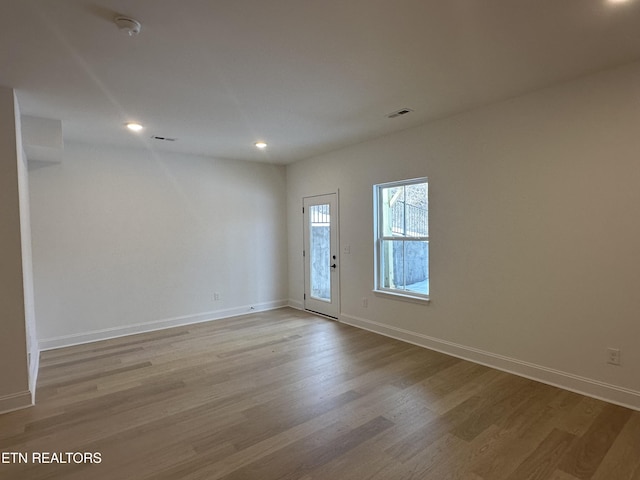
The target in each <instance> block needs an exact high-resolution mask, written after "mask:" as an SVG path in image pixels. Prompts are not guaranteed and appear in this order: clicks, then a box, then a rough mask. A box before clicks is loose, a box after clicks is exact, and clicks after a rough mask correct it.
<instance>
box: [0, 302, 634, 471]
mask: <svg viewBox="0 0 640 480" xmlns="http://www.w3.org/2000/svg"><path fill="white" fill-rule="evenodd" d="M4 368H6V367H4ZM37 393H38V396H37V400H38V402H37V405H36V406H35V407H33V408H30V409H27V410H21V411H17V412H13V413H8V414H5V415H0V452H5V453H6V452H27V453H29V454H31V452H43V451H44V452H99V453H100V454H101V459H102V461H101V463H100V464H74V463H71V464H33V463H31V458H29V463H26V464H20V463H12V464H0V478H1V479H3V480H4V479H11V480H22V479H25V480H27V479H28V480H38V479H49V480H55V479H70V480H73V479H82V480H87V479H88V480H102V479H105V480H106V479H109V480H113V479H128V480H129V479H130V480H145V479H149V480H150V479H154V480H171V479H189V480H196V479H208V480H215V479H224V480H231V479H246V480H253V479H255V480H270V479H292V480H293V479H300V480H316V479H331V480H336V479H338V480H347V479H353V480H366V479H378V480H404V479H420V480H431V479H434V480H445V479H464V480H501V479H504V480H528V479H536V480H545V479H549V480H576V479H580V480H586V479H593V480H640V412H633V411H631V410H628V409H625V408H622V407H618V406H615V405H610V404H607V403H604V402H601V401H598V400H594V399H591V398H588V397H584V396H581V395H577V394H575V393H571V392H567V391H563V390H560V389H557V388H554V387H550V386H547V385H543V384H540V383H536V382H533V381H529V380H526V379H523V378H520V377H517V376H513V375H509V374H506V373H502V372H499V371H496V370H492V369H490V368H487V367H483V366H480V365H476V364H473V363H469V362H466V361H462V360H459V359H456V358H453V357H449V356H446V355H442V354H439V353H435V352H432V351H429V350H425V349H422V348H419V347H416V346H412V345H408V344H405V343H402V342H399V341H395V340H392V339H389V338H385V337H382V336H378V335H375V334H373V333H369V332H366V331H363V330H359V329H356V328H352V327H349V326H346V325H342V324H339V323H336V322H332V321H329V320H325V319H322V318H318V317H315V316H312V315H309V314H307V313H304V312H299V311H296V310H292V309H288V308H287V309H280V310H275V311H272V312H268V313H258V314H254V315H249V316H244V317H236V318H232V319H227V320H218V321H215V322H210V323H206V324H200V325H196V326H188V327H181V328H176V329H171V330H163V331H159V332H154V333H148V334H142V335H136V336H130V337H124V338H119V339H114V340H108V341H105V342H98V343H93V344H88V345H81V346H76V347H70V348H66V349H60V350H55V351H49V352H44V353H43V354H42V359H41V367H40V376H39V382H38V392H37Z"/></svg>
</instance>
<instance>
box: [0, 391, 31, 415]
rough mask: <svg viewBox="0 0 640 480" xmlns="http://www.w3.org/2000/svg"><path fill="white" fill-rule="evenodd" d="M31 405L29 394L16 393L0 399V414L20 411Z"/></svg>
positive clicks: (27, 392)
mask: <svg viewBox="0 0 640 480" xmlns="http://www.w3.org/2000/svg"><path fill="white" fill-rule="evenodd" d="M32 405H33V401H32V398H31V392H30V391H28V390H27V391H25V392H18V393H12V394H11V395H4V396H2V397H0V414H2V413H8V412H12V411H14V410H20V409H22V408H27V407H30V406H32Z"/></svg>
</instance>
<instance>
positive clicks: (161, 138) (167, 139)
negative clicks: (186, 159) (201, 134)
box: [151, 135, 177, 142]
mask: <svg viewBox="0 0 640 480" xmlns="http://www.w3.org/2000/svg"><path fill="white" fill-rule="evenodd" d="M151 138H153V139H154V140H161V141H163V142H175V141H176V140H177V138H171V137H161V136H159V135H151Z"/></svg>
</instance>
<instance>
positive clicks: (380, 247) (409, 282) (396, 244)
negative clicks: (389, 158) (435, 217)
mask: <svg viewBox="0 0 640 480" xmlns="http://www.w3.org/2000/svg"><path fill="white" fill-rule="evenodd" d="M373 188H374V202H375V203H374V212H375V213H374V215H375V218H374V222H375V236H376V239H375V240H376V248H375V250H376V258H375V260H376V285H375V290H376V291H379V292H384V293H392V294H396V295H402V296H406V297H413V298H419V299H428V298H429V200H428V183H427V179H426V178H416V179H413V180H405V181H401V182H393V183H383V184H380V185H374V187H373Z"/></svg>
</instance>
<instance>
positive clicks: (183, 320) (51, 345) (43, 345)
mask: <svg viewBox="0 0 640 480" xmlns="http://www.w3.org/2000/svg"><path fill="white" fill-rule="evenodd" d="M287 305H288V301H287V300H274V301H271V302H265V303H259V304H252V305H244V306H240V307H234V308H228V309H225V310H214V311H212V312H204V313H197V314H195V315H185V316H181V317H173V318H166V319H163V320H153V321H151V322H143V323H135V324H133V325H125V326H122V327H113V328H105V329H102V330H94V331H91V332H85V333H76V334H72V335H62V336H60V337H53V338H43V339H41V340H40V342H39V343H40V350H41V351H42V350H52V349H55V348H62V347H70V346H72V345H80V344H82V343H91V342H97V341H100V340H108V339H110V338H117V337H124V336H126V335H135V334H137V333H146V332H153V331H155V330H164V329H166V328H173V327H181V326H183V325H192V324H194V323H203V322H209V321H212V320H220V319H223V318H229V317H237V316H239V315H246V314H249V313H255V312H265V311H267V310H275V309H277V308H283V307H286V306H287Z"/></svg>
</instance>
